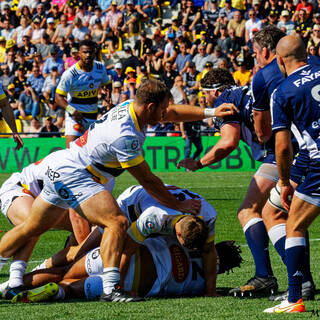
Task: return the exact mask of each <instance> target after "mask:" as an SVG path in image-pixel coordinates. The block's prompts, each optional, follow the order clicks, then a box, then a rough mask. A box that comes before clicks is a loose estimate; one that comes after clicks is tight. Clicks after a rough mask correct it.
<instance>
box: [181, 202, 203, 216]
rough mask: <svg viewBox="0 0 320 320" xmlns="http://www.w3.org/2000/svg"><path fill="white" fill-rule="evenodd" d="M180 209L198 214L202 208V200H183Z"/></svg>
mask: <svg viewBox="0 0 320 320" xmlns="http://www.w3.org/2000/svg"><path fill="white" fill-rule="evenodd" d="M179 210H180V211H181V212H184V213H191V214H193V215H195V216H196V215H197V214H199V212H200V210H201V200H195V199H190V200H184V201H181V202H180V208H179Z"/></svg>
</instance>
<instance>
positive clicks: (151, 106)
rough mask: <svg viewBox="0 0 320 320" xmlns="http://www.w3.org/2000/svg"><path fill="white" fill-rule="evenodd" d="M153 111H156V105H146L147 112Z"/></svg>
mask: <svg viewBox="0 0 320 320" xmlns="http://www.w3.org/2000/svg"><path fill="white" fill-rule="evenodd" d="M155 109H156V105H155V104H154V103H153V102H151V103H148V105H147V110H148V111H150V112H154V111H155Z"/></svg>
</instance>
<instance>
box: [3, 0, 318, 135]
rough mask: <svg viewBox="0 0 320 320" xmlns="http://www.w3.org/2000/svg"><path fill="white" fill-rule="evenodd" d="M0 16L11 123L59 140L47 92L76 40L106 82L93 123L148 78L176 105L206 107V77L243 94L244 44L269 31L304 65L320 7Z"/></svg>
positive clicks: (59, 120)
mask: <svg viewBox="0 0 320 320" xmlns="http://www.w3.org/2000/svg"><path fill="white" fill-rule="evenodd" d="M165 9H166V10H167V12H169V13H170V15H169V17H170V18H168V17H166V18H164V15H163V11H164V10H165ZM0 10H1V18H0V71H1V76H0V81H1V83H2V85H3V88H4V90H5V91H6V93H7V95H8V98H9V101H10V104H11V106H12V108H13V109H14V114H15V117H16V118H17V119H32V120H31V126H30V130H31V132H37V134H38V135H39V134H40V133H38V132H39V131H41V130H42V129H44V128H46V129H44V130H49V131H50V128H51V129H52V130H53V132H56V131H57V132H58V131H60V132H62V131H63V126H64V111H62V110H61V109H60V108H59V106H57V105H56V103H55V89H56V86H57V84H58V82H59V80H60V77H61V74H62V73H63V72H64V70H66V69H67V68H69V67H70V66H72V65H73V64H75V63H76V62H77V61H78V60H79V52H78V49H79V48H78V43H79V41H81V40H83V39H92V40H93V41H94V42H96V44H97V59H98V60H100V61H104V62H105V65H106V68H107V70H108V72H109V75H110V78H111V80H112V81H111V83H110V85H109V86H105V87H103V88H101V90H100V93H99V104H100V105H99V107H100V108H101V110H102V113H103V112H105V111H106V110H109V109H110V108H112V107H113V106H114V105H116V104H118V103H119V102H122V101H125V100H127V99H132V98H134V96H135V93H136V90H137V88H138V87H139V85H140V84H141V82H142V81H143V80H144V79H149V78H158V79H160V80H161V81H164V82H165V84H166V85H167V86H168V88H170V89H171V92H172V94H173V97H174V102H175V103H184V104H188V103H189V104H194V105H199V106H200V107H206V105H207V104H206V100H205V97H204V96H203V95H202V92H201V88H200V80H201V78H203V77H204V75H205V74H206V72H208V71H210V70H211V69H212V68H216V67H219V68H226V69H228V70H230V72H232V74H233V76H234V79H235V81H236V83H237V84H238V85H249V84H250V83H251V80H252V77H253V76H254V74H255V73H256V72H257V68H258V66H256V64H255V59H254V53H253V48H252V37H253V36H254V34H255V32H257V31H259V30H260V29H261V28H263V27H264V26H267V25H270V24H272V25H276V26H277V27H278V28H280V29H282V30H283V31H284V32H286V33H287V34H292V33H297V34H299V35H300V36H301V37H302V39H303V40H304V42H305V44H306V47H307V51H308V54H309V55H315V56H317V55H319V51H320V48H319V42H320V0H318V1H316V0H310V1H308V0H301V1H297V0H285V1H278V0H220V1H218V0H206V1H205V2H204V1H203V0H171V1H166V2H163V1H162V0H88V1H84V0H80V1H77V0H51V1H50V0H44V1H43V0H42V1H41V0H13V1H7V0H3V1H0ZM49 122H50V123H49ZM48 123H49V124H48ZM42 125H43V126H42ZM39 126H40V127H39ZM201 126H202V129H203V127H204V128H207V129H209V130H210V123H203V124H202V125H201ZM162 127H163V128H165V127H168V128H165V129H163V128H161V127H160V128H157V129H159V131H161V130H162V129H163V130H162V131H164V132H166V130H169V131H179V130H180V129H179V128H180V124H172V125H165V124H162ZM39 128H40V129H39ZM150 129H151V128H150ZM157 129H156V132H158V130H157ZM54 130H56V131H54ZM152 130H155V128H152ZM150 134H151V135H152V133H150ZM160 134H161V132H160ZM155 135H158V133H155ZM162 135H163V134H162ZM182 135H183V132H182Z"/></svg>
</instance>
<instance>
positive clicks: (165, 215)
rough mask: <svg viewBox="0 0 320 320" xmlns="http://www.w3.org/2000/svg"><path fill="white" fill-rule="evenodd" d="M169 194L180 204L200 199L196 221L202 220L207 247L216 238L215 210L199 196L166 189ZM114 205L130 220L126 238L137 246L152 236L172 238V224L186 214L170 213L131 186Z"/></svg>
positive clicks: (171, 210) (170, 210)
mask: <svg viewBox="0 0 320 320" xmlns="http://www.w3.org/2000/svg"><path fill="white" fill-rule="evenodd" d="M167 188H168V190H169V192H170V193H171V194H173V195H174V196H175V197H176V198H177V199H179V200H181V201H183V200H188V199H200V200H201V211H200V213H199V215H198V217H200V218H202V219H203V220H204V222H205V223H206V225H207V226H208V228H209V234H208V239H207V243H209V242H212V241H213V240H214V236H215V221H216V217H217V213H216V211H215V209H214V208H213V207H212V206H211V205H210V204H209V203H208V202H207V201H206V200H205V199H204V198H203V197H201V196H200V195H199V194H197V193H194V192H191V191H189V190H188V189H182V188H178V187H175V186H168V185H167ZM117 202H118V204H119V206H120V208H121V210H122V211H123V212H124V214H125V216H126V217H127V218H128V220H129V225H130V226H129V228H128V231H127V232H128V234H129V235H130V236H131V238H132V239H134V240H135V241H136V242H138V243H142V242H143V241H144V240H145V239H146V238H147V237H148V236H150V235H152V234H161V235H171V236H173V235H174V234H175V232H174V226H175V224H176V223H177V222H178V221H179V220H180V219H181V218H183V217H184V216H185V215H186V214H184V213H182V212H180V211H177V210H174V209H170V208H168V207H166V206H164V205H162V204H160V203H159V202H158V201H157V200H155V199H154V198H153V197H151V196H150V195H149V194H148V193H147V191H146V190H145V189H144V188H143V187H142V186H132V187H130V188H128V189H127V190H125V191H124V192H123V193H122V194H121V195H120V196H119V197H118V199H117Z"/></svg>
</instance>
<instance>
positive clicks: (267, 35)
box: [253, 25, 286, 53]
mask: <svg viewBox="0 0 320 320" xmlns="http://www.w3.org/2000/svg"><path fill="white" fill-rule="evenodd" d="M285 36H286V34H285V33H284V32H283V31H281V30H280V29H279V28H277V27H275V26H272V25H269V26H266V27H264V28H262V29H261V30H260V31H258V32H257V33H255V35H254V36H253V42H255V43H256V44H257V45H258V46H259V48H260V49H262V48H267V49H268V50H269V51H271V52H272V53H276V47H277V44H278V42H279V40H280V39H281V38H283V37H285Z"/></svg>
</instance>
